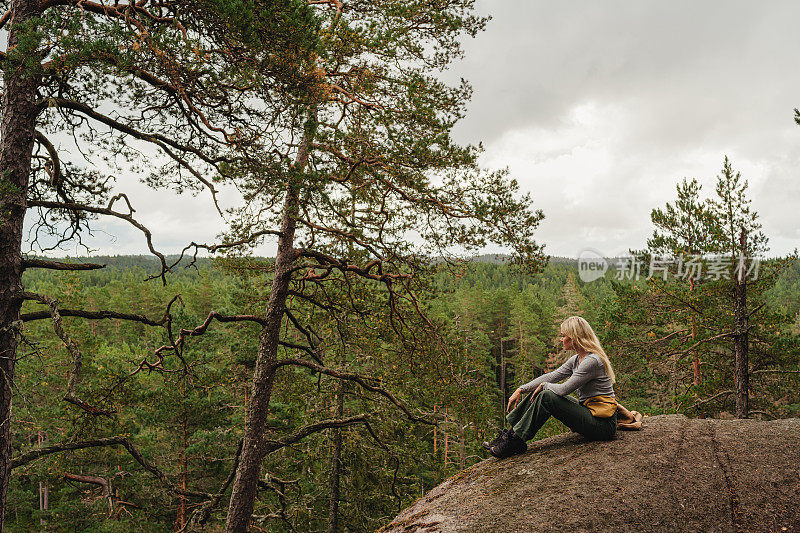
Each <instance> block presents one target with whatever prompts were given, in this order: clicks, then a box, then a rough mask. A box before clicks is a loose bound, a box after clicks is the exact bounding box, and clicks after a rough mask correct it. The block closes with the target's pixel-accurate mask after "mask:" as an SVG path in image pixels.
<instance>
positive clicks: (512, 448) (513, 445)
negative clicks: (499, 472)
mask: <svg viewBox="0 0 800 533" xmlns="http://www.w3.org/2000/svg"><path fill="white" fill-rule="evenodd" d="M527 451H528V445H527V444H526V443H525V441H524V440H522V438H521V437H519V436H518V435H517V434H516V433H514V430H513V429H511V430H509V431H508V433H506V438H505V439H503V440H501V441H500V442H499V443H498V444H496V445H494V446H492V447H491V448H490V449H489V453H491V454H492V455H494V456H495V457H497V458H498V459H505V458H506V457H511V456H512V455H518V454H520V453H525V452H527Z"/></svg>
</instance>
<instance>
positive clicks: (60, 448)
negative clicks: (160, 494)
mask: <svg viewBox="0 0 800 533" xmlns="http://www.w3.org/2000/svg"><path fill="white" fill-rule="evenodd" d="M102 446H123V447H124V448H125V449H126V450H127V451H128V453H129V454H130V455H131V456H132V457H133V458H134V459H135V460H136V462H137V463H139V464H140V465H141V466H142V467H143V468H144V469H145V470H147V471H148V472H150V474H152V475H153V476H154V477H155V478H157V479H158V480H159V481H161V483H162V484H164V485H165V486H166V487H167V488H169V490H171V491H172V492H174V493H175V494H179V495H181V496H187V497H191V498H205V499H207V500H210V499H212V498H213V497H214V495H213V494H210V493H208V492H199V491H192V490H183V489H181V488H180V487H178V486H177V485H175V484H174V483H172V482H171V481H170V480H169V478H168V477H167V475H166V474H165V473H164V472H162V471H161V470H159V469H158V468H157V467H156V466H155V465H153V464H152V463H151V462H150V461H148V460H147V459H146V458H145V457H144V456H143V455H142V454H141V452H140V451H139V450H138V449H137V448H136V446H134V445H133V443H132V442H131V441H130V440H128V439H127V438H125V437H105V438H101V439H94V440H88V441H80V442H66V443H63V444H54V445H52V446H46V447H44V448H37V449H35V450H31V451H29V452H27V453H24V454H22V455H19V456H17V457H14V458H13V459H12V460H11V468H12V469H13V468H18V467H20V466H24V465H26V464H28V463H30V462H32V461H35V460H36V459H39V458H40V457H44V456H46V455H52V454H54V453H61V452H66V451H70V450H82V449H85V448H99V447H102Z"/></svg>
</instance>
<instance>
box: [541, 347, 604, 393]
mask: <svg viewBox="0 0 800 533" xmlns="http://www.w3.org/2000/svg"><path fill="white" fill-rule="evenodd" d="M605 372H606V369H605V367H604V366H603V363H602V361H600V360H599V359H598V358H597V357H591V356H589V355H587V356H586V357H584V358H583V361H581V363H580V364H579V365H578V368H577V369H575V372H573V373H572V375H571V376H570V377H569V379H567V381H565V382H564V383H548V382H545V383H542V390H549V391H552V392H555V393H556V394H558V395H559V396H567V395H568V394H570V393H571V392H572V391H574V390H576V389H578V388H580V387H582V386H583V385H584V384H585V383H586V382H587V381H590V380H592V379H595V378H599V377H601V376H603V375H605Z"/></svg>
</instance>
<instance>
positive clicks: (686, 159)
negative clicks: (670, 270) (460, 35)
mask: <svg viewBox="0 0 800 533" xmlns="http://www.w3.org/2000/svg"><path fill="white" fill-rule="evenodd" d="M477 6H478V10H479V12H480V13H482V14H491V15H492V17H493V19H492V20H491V21H490V22H489V25H488V27H487V30H486V31H485V32H484V33H482V34H481V35H479V36H478V37H477V38H476V39H474V40H470V41H468V42H466V43H465V47H464V48H465V52H466V57H465V58H464V60H463V61H461V62H460V63H458V64H457V65H455V67H454V68H453V69H452V71H451V72H450V73H448V74H447V78H448V79H451V80H457V79H458V78H459V77H463V78H465V79H467V80H468V81H470V82H471V84H472V86H473V88H474V97H473V100H472V103H471V105H470V111H469V115H468V116H467V118H466V119H464V121H463V122H462V123H461V124H459V125H458V126H457V128H456V131H455V137H456V139H457V140H458V141H460V142H462V143H478V142H483V145H484V147H485V154H484V156H483V164H484V165H485V166H487V167H490V168H501V167H506V166H507V167H509V168H510V170H511V173H512V175H513V176H514V177H516V178H517V179H518V180H519V182H520V183H521V185H522V188H523V189H524V190H525V191H530V192H531V193H532V196H533V199H534V205H535V207H536V208H540V209H542V210H544V212H545V215H546V219H545V220H544V221H543V223H542V224H541V226H540V230H539V231H538V240H539V241H540V242H542V243H545V244H546V245H547V252H548V253H550V254H552V255H563V256H573V257H575V256H577V255H578V253H579V252H580V251H581V250H582V249H583V248H586V247H591V248H595V249H597V250H599V251H601V252H603V253H604V254H606V255H614V254H616V253H619V252H622V251H625V250H627V249H629V248H641V247H642V246H643V245H644V243H645V240H646V238H647V237H648V236H649V234H650V233H651V232H652V227H651V224H650V219H649V213H650V210H651V209H653V208H654V207H659V206H663V205H664V203H665V202H667V201H672V200H673V199H674V197H675V185H676V184H677V183H678V182H679V181H680V180H681V178H683V177H684V176H685V177H696V178H698V180H699V181H700V182H701V183H702V184H703V192H704V193H705V194H709V195H710V194H712V193H713V190H714V181H715V176H716V175H717V174H718V173H719V170H720V168H721V166H722V160H723V157H724V156H725V155H726V154H727V155H728V156H729V157H730V158H731V160H732V162H733V165H734V168H735V169H737V170H740V171H741V172H742V175H743V177H745V178H747V179H748V180H749V182H750V186H751V190H750V194H751V197H752V198H753V201H754V206H755V208H756V209H757V210H758V212H759V213H760V215H761V221H762V223H763V225H764V232H765V233H766V234H767V236H768V237H769V238H770V248H771V250H770V255H779V254H785V253H788V252H790V251H791V250H792V249H794V248H795V247H796V246H800V245H799V244H798V243H800V225H799V224H798V222H800V180H798V171H797V169H798V165H799V164H800V126H797V125H796V124H795V123H794V120H793V108H794V107H800V69H798V57H800V32H799V31H798V30H797V21H798V20H800V3H797V2H790V1H774V0H773V1H771V2H769V3H756V2H744V1H738V2H734V1H724V2H722V1H715V2H710V1H705V2H675V1H673V2H664V1H663V0H660V1H658V2H656V1H642V0H638V1H636V2H630V1H626V2H622V1H609V0H604V1H603V2H589V1H582V2H566V3H565V2H544V1H531V0H524V1H523V0H479V1H478V2H477ZM128 188H129V189H130V187H128ZM134 189H135V190H134V196H135V197H138V200H139V201H138V202H137V206H138V212H137V215H138V216H139V217H140V218H141V219H142V220H143V221H144V222H145V223H146V224H148V225H149V226H150V227H151V229H153V230H154V233H155V234H156V245H157V247H159V248H160V249H162V250H164V251H166V252H175V251H177V250H179V249H180V247H181V246H182V245H183V243H186V242H188V241H190V240H202V239H213V236H214V235H215V234H216V232H217V231H218V230H219V228H220V226H219V220H218V219H216V218H214V217H213V216H211V215H208V216H206V215H204V216H202V217H198V213H211V212H212V210H211V208H210V202H209V201H208V199H207V198H206V197H205V195H201V196H199V197H198V198H197V199H195V200H193V201H185V200H179V201H176V200H175V198H174V197H173V196H172V195H169V194H166V195H165V194H154V193H151V192H148V191H147V190H146V188H145V187H144V186H142V185H140V186H137V187H134ZM104 230H105V231H107V232H108V233H109V234H114V235H116V240H113V241H112V240H110V239H109V238H108V237H105V236H103V235H102V234H100V236H99V237H98V238H97V239H95V241H94V245H95V247H97V248H99V251H100V252H102V253H119V254H125V253H144V252H145V250H146V248H145V246H144V242H143V239H142V238H141V237H140V235H137V234H136V233H135V232H132V231H131V230H130V229H128V228H126V227H125V226H123V225H121V224H115V223H109V224H106V225H105V226H104ZM261 252H262V253H265V254H266V253H269V252H270V250H269V249H268V248H264V249H263V250H261Z"/></svg>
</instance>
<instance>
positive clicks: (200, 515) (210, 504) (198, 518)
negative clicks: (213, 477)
mask: <svg viewBox="0 0 800 533" xmlns="http://www.w3.org/2000/svg"><path fill="white" fill-rule="evenodd" d="M243 442H244V440H242V439H240V440H239V445H238V446H237V447H236V455H235V456H234V458H233V465H232V466H231V471H230V473H229V474H228V477H227V478H226V479H225V481H224V482H223V483H222V485H221V486H220V488H219V489H218V490H217V493H216V494H214V497H213V498H211V499H210V500H208V501H207V502H205V503H203V504H202V505H201V506H200V507H199V508H198V509H196V510H195V511H194V512H193V513H192V517H191V519H190V520H189V521H188V522H187V525H186V527H188V525H189V524H190V523H194V524H200V525H204V524H205V523H206V522H208V519H209V518H210V517H211V511H213V510H214V508H215V507H216V506H217V505H219V502H220V500H222V497H223V496H224V495H225V492H226V491H227V490H228V487H229V486H230V484H231V483H232V482H233V478H234V477H235V476H236V470H237V469H238V468H239V458H240V457H241V456H242V443H243ZM186 527H184V529H186Z"/></svg>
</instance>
